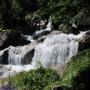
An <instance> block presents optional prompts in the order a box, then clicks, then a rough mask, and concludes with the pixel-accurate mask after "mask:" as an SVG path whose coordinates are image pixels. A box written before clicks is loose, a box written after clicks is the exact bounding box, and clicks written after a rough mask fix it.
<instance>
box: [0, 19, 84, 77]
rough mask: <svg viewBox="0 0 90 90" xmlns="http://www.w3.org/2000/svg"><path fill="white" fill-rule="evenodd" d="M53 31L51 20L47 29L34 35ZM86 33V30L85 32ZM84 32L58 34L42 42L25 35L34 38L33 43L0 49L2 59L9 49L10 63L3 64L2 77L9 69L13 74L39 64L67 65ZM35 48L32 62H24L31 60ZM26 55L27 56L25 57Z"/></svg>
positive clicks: (8, 58)
mask: <svg viewBox="0 0 90 90" xmlns="http://www.w3.org/2000/svg"><path fill="white" fill-rule="evenodd" d="M47 30H49V31H51V22H50V21H49V23H48V25H47V28H46V29H45V30H40V31H36V32H35V34H34V35H39V34H41V33H43V32H44V31H47ZM84 33H85V32H84ZM84 33H80V34H79V35H73V34H68V35H67V34H64V33H61V34H58V35H51V36H50V37H47V38H46V39H45V40H44V42H42V43H38V44H36V43H35V40H33V37H32V36H25V38H27V39H28V40H29V41H32V40H33V44H28V45H24V46H18V47H13V46H10V47H8V48H7V49H4V50H2V51H0V61H1V60H2V59H3V57H2V55H3V54H4V52H5V51H6V50H8V57H7V62H8V65H1V66H0V68H1V72H0V74H1V77H2V76H3V77H5V76H8V73H9V70H10V72H11V74H12V75H15V73H18V72H21V71H28V70H30V69H35V68H36V67H37V65H39V64H41V65H42V66H43V67H45V68H47V67H53V66H54V67H56V66H60V65H65V64H66V63H67V62H69V61H70V58H71V57H72V56H74V55H76V54H77V52H78V40H79V39H80V38H81V37H82V35H83V34H84ZM33 49H34V55H33V57H32V60H31V61H30V62H31V63H30V64H28V63H25V64H24V63H22V61H23V62H26V61H27V60H29V59H30V58H31V57H30V51H31V50H33ZM27 53H29V55H28V56H27ZM25 55H26V58H25Z"/></svg>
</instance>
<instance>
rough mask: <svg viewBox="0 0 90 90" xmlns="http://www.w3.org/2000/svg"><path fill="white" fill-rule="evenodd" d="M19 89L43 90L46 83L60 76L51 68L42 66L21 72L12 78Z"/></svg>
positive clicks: (56, 79) (57, 79)
mask: <svg viewBox="0 0 90 90" xmlns="http://www.w3.org/2000/svg"><path fill="white" fill-rule="evenodd" d="M13 80H14V81H15V82H14V84H15V85H16V87H18V89H19V90H24V89H25V90H43V89H44V87H46V86H47V85H49V84H51V83H54V82H56V81H59V80H60V76H59V75H58V74H57V73H56V72H55V71H52V70H51V69H44V68H42V67H40V68H38V69H36V70H31V71H30V72H23V73H21V74H19V75H17V76H15V77H14V78H13Z"/></svg>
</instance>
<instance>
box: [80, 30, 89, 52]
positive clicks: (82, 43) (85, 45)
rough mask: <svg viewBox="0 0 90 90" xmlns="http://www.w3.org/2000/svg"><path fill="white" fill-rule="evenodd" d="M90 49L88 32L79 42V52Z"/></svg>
mask: <svg viewBox="0 0 90 90" xmlns="http://www.w3.org/2000/svg"><path fill="white" fill-rule="evenodd" d="M89 48H90V30H89V31H87V32H86V33H85V34H84V35H83V37H82V38H81V40H80V41H79V51H83V50H85V49H89Z"/></svg>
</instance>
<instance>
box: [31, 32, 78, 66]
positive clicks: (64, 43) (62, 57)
mask: <svg viewBox="0 0 90 90" xmlns="http://www.w3.org/2000/svg"><path fill="white" fill-rule="evenodd" d="M76 37H77V36H75V35H72V34H70V35H66V34H63V33H62V34H60V35H52V36H51V37H48V38H47V39H46V40H45V41H44V42H43V43H41V44H38V45H37V46H36V47H35V54H34V57H33V61H32V64H35V65H36V64H37V63H38V62H41V64H42V65H43V66H44V67H51V66H52V65H53V66H57V65H60V64H65V63H67V62H68V61H69V60H70V58H71V57H72V56H74V55H76V54H77V52H78V41H77V39H76Z"/></svg>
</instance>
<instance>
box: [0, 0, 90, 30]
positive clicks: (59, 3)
mask: <svg viewBox="0 0 90 90" xmlns="http://www.w3.org/2000/svg"><path fill="white" fill-rule="evenodd" d="M89 4H90V2H89V1H88V0H1V1H0V12H1V18H2V22H1V23H2V24H4V25H6V26H9V27H12V21H13V19H17V18H18V17H19V18H21V19H26V18H28V19H29V20H31V19H32V18H35V17H36V16H39V17H44V18H49V16H51V17H52V21H53V25H55V27H56V28H57V29H58V26H59V25H60V24H61V23H65V24H69V21H70V20H71V19H72V18H73V17H75V16H77V15H78V14H79V12H80V11H82V10H87V11H90V5H89ZM88 13H89V12H88ZM77 22H78V21H77Z"/></svg>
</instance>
